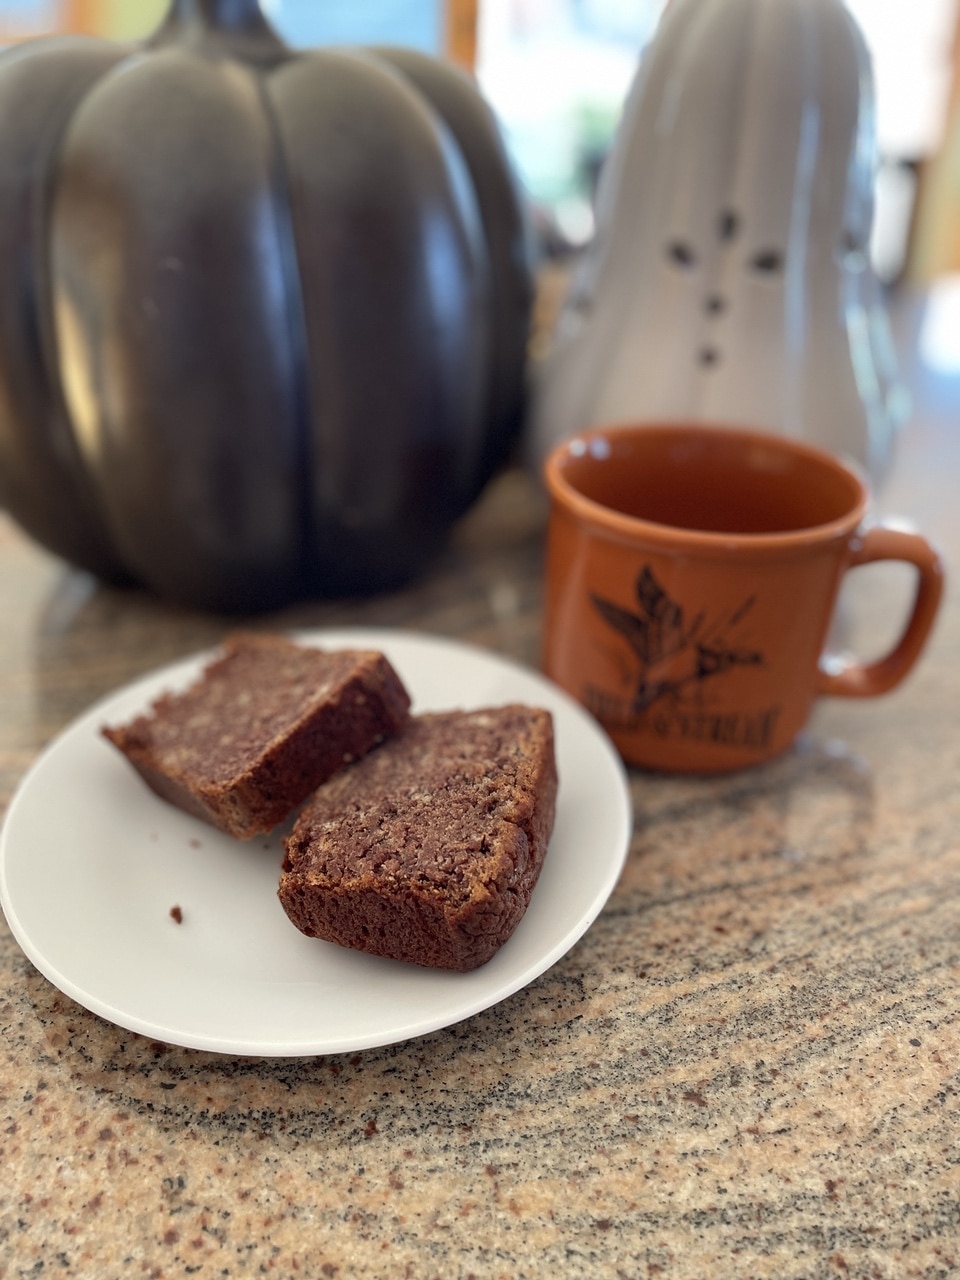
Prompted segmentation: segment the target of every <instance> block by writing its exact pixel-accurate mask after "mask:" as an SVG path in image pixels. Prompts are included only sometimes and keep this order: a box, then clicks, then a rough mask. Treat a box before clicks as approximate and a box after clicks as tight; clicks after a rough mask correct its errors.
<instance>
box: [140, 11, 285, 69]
mask: <svg viewBox="0 0 960 1280" xmlns="http://www.w3.org/2000/svg"><path fill="white" fill-rule="evenodd" d="M171 41H180V42H184V43H187V44H191V45H196V46H200V47H203V48H207V49H210V50H211V51H213V50H220V51H222V52H223V53H227V54H233V55H235V56H237V57H240V58H247V59H251V60H254V61H262V60H264V59H266V60H269V59H271V58H276V57H277V56H278V55H279V54H281V53H283V52H284V50H285V49H286V45H285V44H284V43H283V41H282V40H281V39H280V37H279V36H278V35H277V33H276V31H274V29H273V27H272V26H271V25H270V23H269V22H268V21H267V19H266V17H265V16H264V13H263V10H262V9H261V7H260V0H172V3H171V5H170V8H169V9H168V10H167V16H166V17H165V18H164V20H163V22H162V23H161V24H160V26H159V27H158V29H157V30H156V32H155V33H154V35H153V37H152V39H151V41H150V43H151V44H153V45H156V44H168V43H170V42H171Z"/></svg>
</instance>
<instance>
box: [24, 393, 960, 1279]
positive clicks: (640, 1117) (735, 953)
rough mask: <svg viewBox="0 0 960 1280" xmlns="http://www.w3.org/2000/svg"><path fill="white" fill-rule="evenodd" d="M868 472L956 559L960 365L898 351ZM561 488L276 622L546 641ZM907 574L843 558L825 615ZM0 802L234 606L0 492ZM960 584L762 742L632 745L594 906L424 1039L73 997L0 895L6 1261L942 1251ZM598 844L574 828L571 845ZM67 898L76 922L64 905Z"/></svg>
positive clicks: (871, 614) (502, 503)
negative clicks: (924, 629)
mask: <svg viewBox="0 0 960 1280" xmlns="http://www.w3.org/2000/svg"><path fill="white" fill-rule="evenodd" d="M912 381H913V383H914V386H915V390H916V396H917V411H916V414H915V416H914V419H913V421H912V422H911V424H910V425H909V426H908V428H907V429H906V430H905V432H904V434H903V437H902V439H901V441H900V447H899V450H898V456H897V459H896V463H895V466H894V469H893V471H892V473H891V475H890V477H889V479H888V481H887V482H886V484H885V485H884V487H883V490H882V491H881V493H880V496H879V501H878V506H879V508H880V510H881V511H891V512H893V511H895V512H897V513H898V514H901V515H904V516H906V517H909V518H912V519H914V520H915V521H916V522H917V523H918V524H920V525H921V526H922V527H923V529H924V530H925V532H927V533H928V534H929V535H931V536H932V537H933V538H934V539H936V540H937V541H938V542H939V544H940V546H941V549H942V550H943V552H944V554H945V558H946V561H947V565H948V571H949V568H950V566H951V565H953V564H955V563H956V562H957V558H958V556H960V501H958V499H957V491H958V479H960V379H956V380H954V381H952V382H951V381H950V380H939V381H937V380H934V379H932V378H929V377H928V376H927V375H925V374H923V372H922V370H919V369H918V368H915V369H914V370H913V374H912ZM542 518H543V508H542V504H541V502H540V499H539V495H538V494H537V492H536V491H535V490H534V489H533V487H532V486H531V485H530V483H529V481H528V480H527V479H526V478H525V477H524V476H523V475H522V474H520V473H518V472H511V473H508V474H507V475H505V476H504V477H503V478H502V479H500V480H498V481H497V482H496V483H495V484H494V485H493V486H492V488H491V489H490V491H489V492H488V493H487V495H486V496H485V497H484V499H483V500H482V502H481V503H480V505H479V506H478V507H477V509H476V510H475V511H474V512H473V513H472V514H471V515H470V517H468V519H467V520H466V521H465V522H464V524H463V526H462V527H461V528H460V529H459V530H458V531H457V534H456V536H455V538H454V540H453V542H452V544H451V546H450V548H449V550H448V551H447V552H446V554H445V555H444V557H443V559H442V560H441V562H440V563H439V564H438V565H437V566H436V567H435V568H434V569H433V570H431V572H430V573H429V574H428V575H427V576H426V577H425V578H424V579H423V580H421V581H420V582H419V583H417V584H415V585H414V586H412V587H410V588H409V589H408V590H405V591H403V592H399V593H396V594H393V595H390V596H384V597H378V598H375V599H372V600H367V601H358V602H350V603H327V604H317V605H310V606H304V607H302V608H298V609H296V610H289V611H287V612H285V613H283V614H281V615H274V616H272V617H270V618H267V619H260V620H259V621H258V625H262V626H270V627H271V628H272V627H287V626H305V625H306V626H327V625H367V624H376V625H388V626H399V627H404V628H412V629H415V630H422V631H427V632H432V633H437V634H442V635H449V636H455V637H460V638H464V639H468V640H470V641H472V642H474V643H477V644H480V645H483V646H486V647H488V648H491V649H494V650H497V651H499V652H502V653H505V654H508V655H510V656H511V657H513V658H515V659H518V660H520V661H521V662H524V663H528V664H531V665H533V664H535V663H536V657H537V649H538V630H539V605H540V582H539V571H540V564H541V555H542V548H543V541H542ZM905 592H906V583H905V580H904V579H903V578H902V577H901V576H900V575H899V573H898V572H897V571H896V570H889V569H883V568H880V569H873V568H871V569H864V570H860V571H859V573H858V575H857V576H856V579H855V580H853V581H852V583H851V588H850V591H849V598H848V600H847V607H846V609H845V614H844V617H845V622H844V624H843V628H842V630H843V636H844V639H845V640H847V641H850V642H851V643H852V644H854V645H855V646H856V647H857V648H858V649H860V650H869V649H870V648H871V647H872V646H879V645H881V644H882V641H883V637H884V636H885V635H889V634H890V627H891V626H893V625H894V621H893V620H895V619H896V617H897V616H899V612H900V610H901V609H902V608H903V602H904V600H905ZM0 616H2V621H0V812H2V811H3V810H4V809H5V808H6V806H7V804H8V803H9V801H10V798H11V796H12V794H13V791H14V789H15V787H16V785H17V783H18V781H19V779H20V778H21V776H22V774H23V772H24V770H25V769H26V768H27V766H28V765H29V764H30V762H31V761H32V760H33V759H34V758H35V757H36V755H37V754H38V752H39V751H40V750H41V748H42V747H43V746H44V744H45V743H46V742H47V741H48V740H49V739H50V737H51V736H52V735H53V734H54V733H55V732H56V731H58V730H59V729H60V728H61V727H63V726H64V725H65V724H67V723H68V722H69V721H70V720H72V719H73V718H74V717H75V716H77V715H78V714H79V713H80V712H81V711H83V710H84V709H85V708H86V707H87V706H88V705H89V704H90V703H91V702H93V701H94V699H96V698H98V697H100V696H101V695H103V694H105V693H107V692H109V691H111V690H113V689H115V688H117V687H119V686H120V685H122V684H123V683H125V682H127V681H128V680H130V679H132V678H133V677H134V676H136V675H138V674H140V673H142V672H145V671H148V670H150V669H152V668H154V667H156V666H158V665H159V664H161V663H165V662H167V661H169V660H171V659H173V658H176V657H179V656H181V655H184V654H188V653H191V652H193V651H195V650H198V649H201V648H205V647H207V646H208V645H210V644H213V643H215V642H216V641H217V640H218V639H219V638H220V637H221V636H222V635H223V634H224V632H225V631H226V630H227V629H228V628H229V627H230V626H231V625H233V624H232V622H230V621H228V620H225V619H218V618H214V617H210V616H205V615H201V614H195V613H190V612H188V611H185V610H179V609H174V608H172V607H169V606H166V605H164V604H161V603H159V602H157V601H155V600H153V599H151V598H150V597H148V596H146V595H143V594H138V593H122V592H117V591H113V590H108V589H105V588H101V587H97V586H95V585H94V584H93V583H92V582H91V581H90V580H89V579H87V578H85V577H84V576H83V575H81V574H78V573H75V572H72V571H70V570H68V569H66V568H65V567H64V566H63V565H62V564H60V563H58V562H57V561H55V560H54V559H52V558H51V557H49V556H48V555H46V554H45V553H44V552H42V551H40V550H39V549H37V548H36V547H34V546H32V545H31V544H30V543H28V542H27V540H26V539H25V538H24V537H23V536H22V535H21V534H20V533H19V532H17V531H16V530H15V529H14V528H13V527H12V526H11V525H10V524H8V523H5V522H3V520H2V518H0ZM958 659H960V597H958V588H957V586H956V584H955V583H954V582H953V580H952V578H948V587H947V595H946V603H945V606H944V611H943V613H942V616H941V619H940V622H939V624H938V626H937V630H936V632H935V635H934V638H933V640H932V642H931V646H930V648H929V650H928V652H927V655H926V657H925V659H924V661H923V663H922V665H921V666H920V667H919V668H918V670H917V671H916V673H915V674H914V675H913V676H912V677H911V678H910V679H909V681H908V682H907V683H906V684H905V685H904V686H903V687H902V688H901V689H900V690H898V691H897V692H895V693H893V694H891V695H889V696H887V697H886V698H882V699H877V700H874V701H869V702H853V701H831V702H826V701H825V702H822V703H821V704H820V705H819V706H818V708H817V711H816V713H815V717H814V719H813V722H812V723H811V725H810V727H809V732H808V733H807V735H806V736H805V738H804V740H803V741H802V742H801V743H799V744H798V745H797V748H796V749H795V750H794V751H793V752H792V753H791V754H790V755H788V756H787V757H785V758H783V759H781V760H779V761H777V762H776V763H774V764H772V765H770V766H768V767H765V768H761V769H758V770H755V771H752V772H747V773H743V774H740V775H735V776H733V777H730V778H725V779H719V780H711V781H704V780H698V779H692V780H691V779H670V778H664V777H658V776H653V775H645V774H640V773H633V774H632V775H631V788H632V793H633V798H634V805H635V815H636V820H635V832H634V836H633V841H632V845H631V850H630V855H629V859H628V862H627V866H626V869H625V871H624V873H623V875H622V877H621V879H620V882H619V884H618V886H617V888H616V890H615V892H614V894H613V896H612V898H611V899H610V901H609V903H608V905H607V906H606V908H605V910H604V911H603V912H602V913H601V915H600V917H599V918H598V919H597V921H596V922H595V924H594V925H593V926H592V928H591V929H590V930H589V932H588V933H587V934H586V936H585V937H584V938H583V939H582V940H581V941H580V942H579V943H578V944H577V945H576V946H574V947H573V949H572V950H571V951H570V952H569V953H568V954H567V955H565V956H564V957H563V958H562V959H561V960H560V961H559V963H557V964H556V965H555V966H554V967H553V968H552V969H550V970H549V971H548V972H547V973H545V974H544V975H543V976H541V977H540V978H538V979H536V980H535V981H534V982H532V983H531V984H530V985H529V986H527V987H526V988H525V989H523V990H521V991H519V992H518V993H516V994H514V995H512V996H510V997H509V998H508V999H506V1000H504V1001H503V1002H502V1003H500V1004H498V1005H496V1006H495V1007H493V1008H491V1009H488V1010H487V1011H486V1012H483V1013H480V1014H478V1015H476V1016H474V1017H472V1018H469V1019H468V1020H466V1021H464V1022H461V1023H459V1024H458V1025H455V1026H452V1027H449V1028H447V1029H444V1030H441V1031H437V1032H434V1033H432V1034H430V1035H427V1036H424V1037H422V1038H420V1039H415V1040H411V1041H407V1042H405V1043H400V1044H396V1045H392V1046H389V1047H385V1048H378V1049H368V1050H366V1051H363V1052H356V1053H347V1054H337V1055H334V1056H328V1057H319V1058H299V1059H275V1058H263V1059H255V1058H246V1057H225V1056H218V1055H216V1054H213V1053H208V1052H197V1051H192V1050H188V1049H181V1048H177V1047H173V1046H170V1045H168V1044H163V1043H159V1042H155V1041H151V1040H149V1039H145V1038H143V1037H141V1036H139V1035H137V1034H134V1033H131V1032H127V1031H124V1030H121V1029H119V1028H118V1027H116V1026H113V1025H112V1024H110V1023H108V1022H106V1021H104V1020H102V1019H101V1018H100V1017H98V1016H96V1015H94V1014H92V1013H90V1012H87V1011H86V1010H85V1009H84V1008H82V1007H81V1006H80V1005H78V1004H76V1003H74V1002H73V1001H72V1000H71V999H69V998H68V997H67V996H65V995H63V994H61V993H60V992H59V991H58V990H56V989H55V988H54V987H53V986H51V985H50V983H49V982H48V981H47V980H46V979H45V978H43V977H41V976H40V974H39V973H38V972H37V971H36V970H35V969H34V968H33V966H32V965H31V964H30V963H29V962H28V961H27V960H26V959H25V957H24V955H23V954H22V952H21V951H20V949H19V947H18V946H17V944H16V942H15V941H14V940H13V938H12V937H11V935H10V933H9V931H8V929H7V927H6V925H5V923H3V922H2V921H0V1031H2V1034H0V1156H2V1168H3V1170H4V1174H3V1177H2V1179H0V1277H3V1280H13V1278H14V1277H16V1278H17V1280H19V1278H20V1277H39V1276H44V1277H52V1276H58V1277H59V1276H63V1277H96V1278H97V1280H113V1278H114V1277H140V1276H142V1277H152V1278H157V1280H159V1278H160V1277H164V1278H165V1280H170V1278H172V1277H181V1276H188V1275H192V1276H197V1277H200V1280H214V1278H215V1277H253V1276H260V1275H278V1276H290V1277H297V1276H303V1277H331V1278H336V1280H351V1278H352V1277H366V1276H377V1277H379V1276H383V1277H390V1278H391V1280H393V1278H394V1277H413V1278H415V1280H421V1278H422V1280H432V1278H433V1277H444V1278H446V1277H454V1276H459V1277H468V1276H474V1277H477V1278H478V1280H480V1278H483V1280H487V1278H490V1280H500V1278H504V1280H506V1278H509V1280H522V1278H529V1277H538V1278H540V1277H544V1278H547V1277H550V1278H556V1277H590V1278H591V1280H593V1278H597V1280H600V1278H603V1280H647V1278H648V1277H660V1278H662V1280H718V1278H726V1277H731V1278H733V1277H736V1278H737V1280H743V1278H745V1277H771V1278H774V1280H801V1278H803V1280H814V1278H820V1277H844V1278H848V1280H849V1278H853V1277H856V1278H857V1280H860V1278H870V1280H886V1278H888V1277H889V1278H891V1280H893V1278H900V1277H923V1278H925V1280H933V1278H934V1277H936V1278H937V1280H939V1278H940V1277H949V1276H952V1275H960V1123H958V1121H960V1115H958V1111H960V1081H958V1069H960V787H958V781H957V780H958V778H960V721H958V709H960V660H958ZM589 852H590V851H589V849H585V850H584V856H585V857H588V856H589ZM78 927H82V921H78Z"/></svg>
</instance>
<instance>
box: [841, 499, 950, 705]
mask: <svg viewBox="0 0 960 1280" xmlns="http://www.w3.org/2000/svg"><path fill="white" fill-rule="evenodd" d="M851 553H852V554H851V559H850V563H849V564H848V566H847V568H848V569H855V568H856V567H857V566H858V565H862V564H871V563H873V562H874V561H876V560H905V561H906V562H907V563H908V564H912V565H913V566H914V567H915V568H916V570H917V574H918V576H917V590H916V595H915V596H914V599H913V608H912V610H911V613H910V616H909V618H908V619H907V623H906V626H905V627H904V629H903V632H902V633H901V636H900V639H899V640H898V641H897V643H896V644H895V645H894V647H893V648H892V649H891V650H890V652H889V653H888V654H886V655H885V656H884V657H882V658H878V659H877V660H876V661H875V662H869V663H859V662H850V663H848V664H846V665H844V666H842V667H841V668H840V669H839V670H838V671H828V670H826V669H825V668H824V667H823V666H822V665H821V667H820V670H819V680H818V686H817V691H818V693H823V694H831V695H833V696H834V697H842V698H868V697H871V696H872V695H874V694H878V693H887V692H888V691H889V690H890V689H892V688H894V686H895V685H898V684H899V683H900V681H901V680H902V679H903V678H904V676H906V674H907V673H908V672H909V670H910V668H911V667H912V666H913V664H914V663H915V662H916V660H917V658H919V656H920V653H921V651H922V649H923V646H924V645H925V644H926V642H927V637H928V636H929V634H930V628H931V627H932V626H933V621H934V618H935V617H936V615H937V609H938V608H939V606H940V597H941V596H942V594H943V563H942V561H941V560H940V557H939V555H938V554H937V552H936V551H935V550H934V549H933V547H932V546H931V545H930V543H929V542H927V540H926V538H924V537H922V536H921V535H920V534H919V533H908V532H906V531H905V530H903V529H893V528H890V527H889V526H888V525H882V524H881V525H875V526H874V527H872V528H870V529H867V530H866V531H863V532H861V533H859V534H857V535H856V537H855V538H854V541H853V543H852V544H851Z"/></svg>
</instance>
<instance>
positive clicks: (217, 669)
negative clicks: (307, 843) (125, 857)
mask: <svg viewBox="0 0 960 1280" xmlns="http://www.w3.org/2000/svg"><path fill="white" fill-rule="evenodd" d="M409 706H410V699H409V696H408V694H407V691H406V689H405V688H404V687H403V684H402V683H401V681H400V678H399V677H398V676H397V674H396V672H395V671H394V670H393V668H392V667H391V666H390V664H389V662H388V661H387V659H386V658H385V657H384V656H383V654H381V653H376V652H373V651H366V650H346V649H345V650H339V651H324V650H320V649H312V648H309V647H307V646H304V645H298V644H295V643H294V642H293V641H291V640H288V639H287V638H286V637H284V636H278V635H265V634H253V633H249V634H248V633H243V632H239V633H236V634H235V635H232V636H230V637H228V639H227V640H226V641H225V643H224V646H223V649H222V652H221V653H220V655H219V656H218V657H217V658H216V659H215V660H214V661H213V662H211V663H210V664H209V665H208V666H207V667H206V668H205V670H204V671H203V673H202V674H201V676H200V678H199V679H198V680H197V681H196V682H195V683H194V684H193V685H192V686H191V687H190V688H189V689H187V690H186V691H185V692H183V693H166V694H163V695H162V696H161V697H160V698H158V699H157V700H156V702H154V704H153V706H152V707H151V708H150V711H149V712H148V713H147V714H145V715H141V716H138V717H137V718H136V719H135V720H133V721H132V722H131V723H130V724H127V725H121V726H119V727H115V728H112V727H105V728H104V729H103V734H104V736H105V737H106V738H108V739H109V740H110V742H112V743H113V744H114V746H116V747H117V748H118V749H119V750H120V751H122V752H123V754H124V755H125V756H126V757H127V759H128V760H129V761H130V763H131V764H132V765H133V766H134V768H135V769H137V770H138V771H139V773H140V774H141V775H142V777H143V778H144V780H145V781H146V783H147V784H148V786H150V787H151V788H152V789H153V790H154V791H155V792H156V793H157V795H159V796H161V797H162V798H163V799H164V800H168V801H169V802H170V803H171V804H174V805H176V806H177V807H178V808H181V809H185V810H186V811H187V812H188V813H191V814H193V815H195V816H196V817H198V818H203V819H204V820H205V821H207V822H210V823H212V824H213V825H214V826H216V827H219V828H220V829H221V830H223V831H226V832H227V833H228V834H229V835H232V836H237V837H238V838H239V839H246V838H248V837H250V836H253V835H256V834H258V833H263V832H267V831H271V830H273V828H274V827H275V826H277V824H278V823H280V822H282V821H283V820H284V819H285V818H286V817H287V816H288V815H289V814H290V813H291V812H292V811H293V810H294V809H295V808H296V807H297V805H299V804H301V803H302V801H303V800H305V799H306V797H307V796H308V795H310V793H311V792H312V791H313V790H314V789H315V788H316V787H317V786H318V785H319V784H320V783H321V782H323V781H324V780H325V779H326V778H329V777H330V776H331V775H332V774H333V773H335V772H337V771H338V770H340V769H342V768H343V767H344V766H345V765H346V764H349V763H350V762H352V761H353V760H355V759H357V758H358V757H359V756H362V755H363V754H364V753H365V752H367V751H369V750H370V748H371V747H373V746H375V745H376V744H378V743H379V742H381V741H382V740H383V739H384V738H386V737H389V736H390V735H391V734H394V733H396V732H397V731H398V730H399V729H400V728H401V727H402V725H403V724H404V723H405V722H406V720H407V716H408V711H409Z"/></svg>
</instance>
